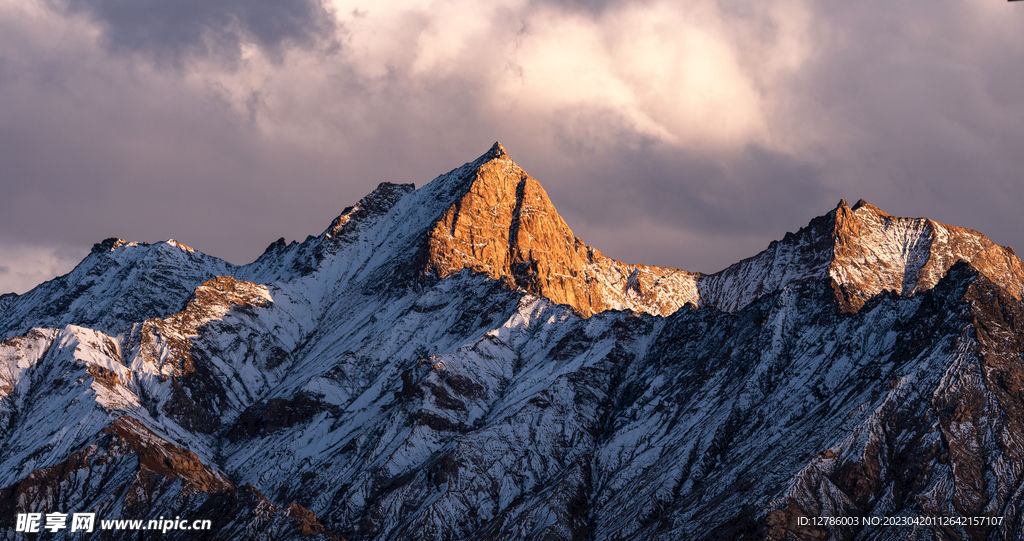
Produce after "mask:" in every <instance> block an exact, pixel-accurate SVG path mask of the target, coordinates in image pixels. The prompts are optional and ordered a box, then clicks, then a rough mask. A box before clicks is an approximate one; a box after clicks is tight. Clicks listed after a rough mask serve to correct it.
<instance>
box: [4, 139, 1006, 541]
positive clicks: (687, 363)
mask: <svg viewBox="0 0 1024 541" xmlns="http://www.w3.org/2000/svg"><path fill="white" fill-rule="evenodd" d="M225 269H226V270H225ZM1020 269H1021V263H1020V261H1019V260H1017V259H1016V256H1015V255H1014V254H1013V252H1012V250H1010V249H1009V248H1002V247H999V246H997V245H995V244H993V243H992V242H991V241H989V240H988V239H987V238H985V237H984V236H983V235H981V234H980V233H977V232H974V231H970V230H966V229H959V228H955V227H951V226H945V225H943V224H939V223H937V222H933V221H931V220H927V219H907V218H896V217H893V216H890V215H888V214H886V213H884V212H882V211H880V210H878V209H877V208H875V207H873V206H871V205H868V204H867V203H864V202H859V203H858V204H856V205H854V206H853V207H850V206H848V205H846V203H845V202H841V203H840V204H839V205H838V207H837V208H836V209H834V210H833V211H831V212H829V213H827V214H825V215H823V216H820V217H817V218H814V219H813V220H811V222H810V223H809V224H808V226H807V227H805V228H803V229H801V230H800V231H798V232H796V233H792V234H787V235H786V237H785V238H783V239H781V240H780V241H777V242H774V243H772V244H771V245H770V246H769V248H768V249H767V250H765V251H763V252H761V253H760V254H758V255H756V256H754V257H752V258H749V259H747V260H744V261H741V262H739V263H737V264H736V265H733V266H731V267H729V268H728V269H725V270H723V271H722V272H719V273H716V274H713V275H697V274H695V273H687V272H684V271H678V270H675V269H670V268H658V267H646V266H642V265H628V264H625V263H621V262H619V261H616V260H614V259H611V258H608V257H606V256H604V255H602V254H601V253H600V252H599V251H598V250H596V249H594V248H592V247H589V246H587V245H586V244H585V243H583V242H582V241H581V240H579V239H577V238H576V237H575V236H574V235H573V233H572V232H571V231H570V230H569V228H568V226H567V225H566V224H565V222H564V221H563V220H562V219H561V218H560V217H559V216H558V214H557V212H556V211H555V209H554V207H553V206H552V204H551V201H550V200H549V199H548V197H547V195H546V194H545V193H544V190H543V188H541V187H540V185H539V183H538V182H537V181H536V180H534V179H533V178H532V177H530V176H529V175H527V174H526V173H525V172H523V171H522V170H521V169H520V168H519V167H518V166H516V165H515V164H514V163H513V162H512V160H511V159H509V158H508V156H507V154H506V153H505V152H504V149H502V148H501V146H500V145H495V147H494V148H492V149H491V151H490V152H488V153H487V154H486V155H484V156H483V157H481V158H480V159H478V160H476V161H474V162H470V163H469V164H466V165H464V166H462V167H460V168H458V169H455V170H453V171H452V172H450V173H448V174H445V175H442V176H440V177H438V178H437V179H435V180H434V181H433V182H431V183H429V184H427V185H426V186H424V187H422V188H420V189H418V190H415V189H413V187H412V186H411V185H396V184H386V183H385V184H382V185H380V186H378V188H377V189H376V190H374V191H373V192H372V193H371V194H370V195H368V196H367V197H365V198H363V199H362V200H361V201H360V202H359V203H357V204H356V205H353V206H352V207H349V208H347V209H346V210H345V211H344V212H342V214H341V215H340V216H339V217H338V218H337V219H336V220H335V221H334V222H333V223H332V224H331V225H330V227H328V228H327V230H325V231H324V232H323V233H322V234H321V235H319V236H310V237H308V238H307V239H306V240H305V241H304V242H301V243H298V242H292V243H285V242H284V241H283V240H282V241H279V242H275V243H274V244H272V245H271V246H270V248H268V250H267V251H266V253H265V254H263V255H262V256H261V257H260V258H259V259H258V260H257V261H256V262H255V263H253V264H251V265H248V266H245V267H239V268H229V267H225V266H224V265H223V264H222V262H220V263H218V261H217V260H214V259H212V258H208V256H203V255H201V254H199V253H198V252H195V251H191V250H189V249H187V248H186V247H183V245H180V244H178V243H176V242H171V241H168V242H167V243H161V244H159V245H151V246H143V245H139V244H133V243H127V242H123V241H120V240H119V239H113V240H111V241H109V242H104V243H101V244H100V245H99V246H98V247H97V248H96V249H95V250H94V252H93V253H91V254H90V255H89V256H88V257H87V258H86V260H85V261H83V263H82V264H81V265H79V267H78V268H76V270H75V271H73V272H72V273H70V274H69V275H67V276H65V277H62V278H61V279H59V280H56V281H54V282H51V283H48V284H44V285H43V286H41V287H40V288H37V290H33V291H32V292H29V293H27V294H25V295H20V296H17V297H14V298H10V300H7V301H6V302H7V307H8V308H9V310H5V311H3V312H2V313H0V328H3V329H7V330H8V331H5V332H10V333H13V335H12V337H10V338H8V339H5V340H3V341H0V479H2V481H0V486H2V487H3V488H0V517H2V516H5V517H12V516H14V515H15V514H16V513H23V512H43V513H45V512H51V511H54V512H62V513H64V512H80V511H83V512H96V513H97V514H98V515H100V516H103V517H105V518H112V519H125V518H139V519H149V518H153V517H157V516H160V515H164V516H177V515H180V516H182V517H189V518H190V519H196V518H206V517H209V519H210V520H211V521H214V525H215V526H214V529H213V530H212V531H211V532H209V535H204V536H203V537H204V538H211V539H298V538H303V537H304V536H313V538H318V539H325V538H330V537H332V536H335V534H337V535H338V536H339V537H340V536H344V538H347V539H350V540H356V539H363V540H371V539H372V540H393V539H427V540H460V539H489V540H490V539H494V540H510V541H511V540H520V539H546V540H566V541H568V540H578V539H583V538H586V539H593V540H594V541H610V540H627V539H628V540H669V539H671V540H675V539H693V540H708V541H711V540H718V539H749V540H768V539H771V540H775V539H805V540H811V539H814V540H823V539H829V540H858V541H883V540H892V539H904V538H916V539H956V540H963V539H972V540H974V539H978V540H985V541H991V540H996V539H1019V538H1021V537H1022V535H1024V513H1021V511H1020V509H1019V502H1020V501H1022V497H1024V494H1022V489H1021V486H1022V474H1021V467H1020V464H1022V463H1024V462H1022V461H1024V451H1022V450H1024V442H1022V438H1021V437H1020V434H1021V433H1022V430H1024V421H1022V419H1024V371H1022V369H1021V355H1022V354H1024V327H1022V322H1024V303H1022V300H1021V290H1020V288H1021V287H1022V286H1021V280H1020V277H1021V271H1020ZM221 271H224V272H221ZM160 285H165V286H167V291H163V290H161V289H160V287H159V286H160ZM186 285H190V286H191V289H189V290H188V292H187V294H185V293H182V291H181V288H183V287H185V286H186ZM121 287H124V288H127V291H122V290H121V289H119V288H121ZM50 301H54V302H55V303H56V304H52V305H51V304H47V303H49V302H50ZM687 302H688V303H691V304H690V306H689V307H687V308H686V309H680V308H683V307H684V306H686V304H685V303H687ZM172 304H173V306H172ZM652 314H654V315H652ZM74 322H77V323H78V324H77V325H76V324H70V323H74ZM93 324H95V325H97V326H99V327H102V329H96V328H91V327H89V325H93ZM83 325H84V326H83ZM26 328H27V329H28V330H25V331H24V332H21V331H19V330H18V329H26ZM103 329H106V330H107V331H110V332H106V331H105V330H103ZM111 329H113V330H111ZM823 516H842V517H848V518H852V519H857V520H860V521H862V522H858V523H857V524H856V525H847V526H843V525H836V526H830V525H827V524H825V525H822V524H810V525H808V524H806V523H804V522H802V520H801V519H806V518H810V517H823ZM892 517H895V518H896V519H897V520H898V519H899V518H900V517H903V518H905V519H908V520H909V519H911V518H914V517H946V518H954V517H956V518H957V519H958V520H959V517H964V519H969V520H972V521H973V523H972V524H960V523H957V524H953V525H950V524H946V525H941V526H936V525H934V523H931V524H920V523H919V524H916V525H914V526H911V527H909V528H908V527H899V526H889V527H870V525H867V524H865V523H864V522H863V520H866V519H867V518H879V519H882V518H892ZM996 518H998V519H1000V521H1001V522H1000V523H999V524H995V523H994V520H995V519H996ZM982 519H985V520H988V522H986V521H985V520H982ZM138 533H139V532H138V531H132V532H122V533H110V532H106V533H100V534H97V536H96V537H97V538H98V539H107V538H110V539H127V538H132V539H134V538H137V536H138V535H137V534H138ZM56 537H58V538H59V537H60V536H59V535H58V536H56ZM163 537H164V538H167V539H192V538H196V537H195V536H193V535H187V534H183V533H181V532H169V533H168V534H166V535H164V536H163ZM11 538H15V533H13V532H11V531H10V529H7V530H0V539H11Z"/></svg>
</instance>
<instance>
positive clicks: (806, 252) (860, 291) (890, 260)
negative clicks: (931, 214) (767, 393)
mask: <svg viewBox="0 0 1024 541" xmlns="http://www.w3.org/2000/svg"><path fill="white" fill-rule="evenodd" d="M959 260H963V261H966V262H968V263H971V264H972V265H973V266H974V267H975V268H977V269H978V270H979V271H980V272H982V273H983V274H985V275H986V276H988V277H989V278H990V279H991V280H993V281H995V282H996V283H998V284H1000V285H1002V286H1003V287H1005V288H1006V289H1007V290H1008V291H1009V292H1010V293H1011V294H1012V295H1014V296H1016V297H1017V298H1020V296H1021V292H1022V286H1021V283H1022V279H1024V266H1022V264H1021V261H1020V260H1019V259H1018V258H1017V257H1016V255H1015V254H1014V252H1013V249H1012V248H1007V247H1002V246H999V245H997V244H995V243H993V242H992V241H991V240H989V239H988V237H986V236H985V235H983V234H981V233H979V232H977V231H974V230H971V229H964V228H960V227H954V226H949V225H945V224H941V223H939V222H936V221H934V220H930V219H928V218H899V217H895V216H892V215H890V214H888V213H886V212H884V211H882V210H880V209H879V208H878V207H875V206H874V205H872V204H870V203H868V202H867V201H865V200H863V199H861V200H859V201H857V203H856V204H855V205H854V206H853V207H850V206H848V205H847V204H846V200H840V202H839V204H838V205H837V206H836V208H835V209H834V210H832V211H831V212H829V213H828V214H825V215H824V216H819V217H817V218H814V219H813V220H811V222H810V223H809V224H808V225H807V226H806V227H804V228H802V229H800V230H799V231H798V232H797V233H795V234H793V233H788V234H787V235H786V236H785V238H783V240H782V241H776V242H772V243H771V244H770V245H769V246H768V249H767V250H765V251H763V252H761V253H759V254H757V255H756V256H754V257H751V258H748V259H745V260H743V261H740V262H739V263H736V264H734V265H731V266H730V267H728V268H726V269H725V270H722V271H720V272H718V273H715V274H712V275H707V276H702V277H701V278H700V280H699V282H698V288H699V291H700V301H701V303H702V304H710V305H713V306H717V307H719V308H721V309H723V310H729V311H734V310H738V309H740V308H742V307H744V306H746V305H747V304H749V303H750V302H752V301H753V300H754V299H756V298H757V297H759V296H761V295H763V294H765V293H768V292H771V291H775V290H778V289H781V288H783V287H786V286H788V285H795V284H800V283H806V282H808V281H812V280H821V279H826V278H827V279H831V281H832V285H833V289H834V291H835V293H836V297H837V301H838V302H839V303H840V306H841V308H842V309H843V310H845V311H857V310H858V309H859V308H860V307H861V306H863V304H864V302H865V301H867V300H868V299H870V298H871V297H873V296H875V295H877V294H878V293H880V292H882V291H886V290H888V291H895V292H896V293H899V294H900V295H913V294H915V293H918V292H920V291H925V290H928V289H931V288H932V287H934V286H935V284H936V283H938V281H939V280H940V279H941V278H942V277H943V276H944V275H945V273H946V271H948V270H949V268H950V267H952V266H953V264H955V263H956V262H957V261H959Z"/></svg>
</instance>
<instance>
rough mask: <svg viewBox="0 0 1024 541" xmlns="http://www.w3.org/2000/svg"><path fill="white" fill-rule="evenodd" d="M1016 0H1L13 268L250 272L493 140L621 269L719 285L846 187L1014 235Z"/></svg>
mask: <svg viewBox="0 0 1024 541" xmlns="http://www.w3.org/2000/svg"><path fill="white" fill-rule="evenodd" d="M1017 4H1018V3H1014V4H1010V5H1007V4H1006V3H1003V4H999V5H998V6H997V5H994V4H993V5H989V4H983V3H969V2H947V3H939V4H934V3H926V2H924V1H911V2H906V3H900V4H892V3H888V2H879V1H874V0H869V1H866V2H858V3H828V4H822V3H810V2H808V3H803V2H800V1H799V0H787V1H779V2H774V1H773V2H767V3H761V4H757V5H756V6H753V7H751V8H750V9H747V8H745V7H743V8H741V7H737V6H738V4H735V3H734V4H730V5H729V6H728V9H725V8H721V7H720V6H719V5H718V4H717V3H716V4H711V3H709V4H702V6H703V8H702V9H703V11H701V10H696V8H694V9H691V8H692V7H693V5H691V4H686V5H681V4H675V3H670V2H658V1H655V0H651V1H640V2H612V1H608V2H598V3H581V2H576V1H574V0H545V1H543V2H535V3H533V4H530V5H529V7H528V8H526V9H522V8H521V7H520V6H519V5H518V4H516V5H508V6H499V8H495V9H494V10H492V11H487V9H489V8H486V7H485V6H483V5H481V6H482V7H481V8H480V9H479V10H465V9H456V8H459V6H451V5H448V4H446V3H444V2H437V3H434V4H432V5H431V9H426V8H423V9H421V8H419V7H416V6H411V5H403V6H394V5H392V4H389V3H381V4H376V5H368V6H363V7H364V8H365V9H364V10H361V11H359V12H358V13H357V14H350V13H348V12H347V11H346V10H342V8H340V7H339V8H337V9H338V10H339V13H334V12H333V11H332V10H333V8H329V7H326V6H325V5H324V4H321V3H318V2H314V1H312V0H286V1H284V2H274V3H270V2H264V1H263V0H258V1H257V2H255V3H252V2H250V3H245V2H242V1H241V0H228V1H219V2H210V3H200V2H195V1H193V0H187V1H186V2H184V3H181V2H178V3H173V2H165V3H158V2H155V1H151V0H143V1H142V2H134V3H129V2H127V1H125V2H123V3H122V2H114V1H108V0H84V1H81V2H71V1H70V0H69V1H68V3H67V4H66V5H65V7H64V8H61V10H58V11H55V12H51V13H49V14H45V16H42V15H39V16H34V17H29V16H27V15H24V13H23V11H25V10H21V11H19V10H17V9H13V8H11V7H10V5H7V7H4V6H0V192H2V194H3V197H2V198H0V252H3V253H0V264H2V265H4V266H6V267H9V269H10V271H9V272H8V273H7V274H6V275H5V276H10V275H14V274H19V275H23V276H28V275H30V274H31V273H26V272H24V271H25V268H26V265H28V266H31V265H36V264H35V263H32V262H33V261H36V260H41V261H52V262H53V264H52V265H51V264H47V265H48V266H47V265H43V266H40V268H45V269H57V268H61V267H60V265H64V264H66V263H67V261H69V260H70V258H71V256H65V255H53V254H54V253H56V252H54V251H53V250H52V249H51V248H49V247H52V246H60V247H79V249H80V250H84V251H86V252H87V250H88V248H89V247H90V246H91V245H92V243H94V242H98V241H99V240H102V239H103V238H106V237H109V236H120V237H125V238H129V239H131V240H139V241H149V242H152V241H158V240H163V239H167V238H170V237H173V238H176V239H178V240H180V241H182V242H185V243H187V244H190V245H192V246H194V247H196V248H198V249H200V250H203V251H205V252H208V253H211V254H214V255H218V256H221V257H224V258H226V259H228V260H230V261H232V262H235V263H246V262H248V261H251V260H252V259H254V258H255V257H256V256H258V255H259V253H260V252H261V251H262V250H263V248H265V247H266V245H267V244H269V243H270V242H271V241H273V240H274V239H276V238H278V237H280V236H285V237H287V238H289V239H293V238H294V239H301V238H304V237H305V236H306V235H307V234H310V233H313V234H315V233H319V232H320V231H322V230H323V228H324V227H326V226H327V224H328V223H329V222H330V220H331V219H332V218H333V217H334V216H335V215H337V214H338V213H339V212H340V211H341V209H343V208H344V207H345V206H347V205H349V204H351V203H353V202H354V201H356V200H358V198H359V197H361V196H363V195H365V194H366V193H367V192H369V191H370V190H371V189H372V188H373V187H374V186H376V184H377V183H379V182H383V181H389V182H414V183H416V185H417V186H421V185H423V184H424V183H425V182H427V181H429V180H430V179H431V178H433V177H434V176H436V175H438V174H441V173H443V172H445V171H448V170H450V169H452V168H454V167H457V166H458V165H461V164H462V163H463V162H466V161H470V160H472V159H474V158H475V157H476V156H478V155H480V154H482V153H483V152H484V151H486V150H487V148H488V147H489V146H490V145H491V144H492V143H493V142H494V141H495V140H500V141H501V142H502V143H503V144H504V145H505V147H506V148H507V149H508V151H509V152H510V154H511V155H512V156H513V157H514V158H515V159H516V161H517V162H518V163H519V164H520V165H521V166H522V167H523V168H524V169H526V170H527V171H528V172H529V173H531V174H532V175H533V176H535V177H537V178H538V179H539V180H540V181H541V183H542V184H543V185H544V186H545V187H546V189H547V190H548V192H549V193H550V195H551V197H552V200H553V201H554V202H555V204H556V206H557V207H558V208H559V211H560V212H561V213H562V215H563V217H565V218H566V220H567V222H568V223H569V225H570V227H572V228H573V230H574V231H575V232H576V234H577V235H579V236H580V237H582V238H583V239H584V240H586V241H587V242H588V243H590V244H591V245H593V246H596V247H598V248H600V249H601V250H603V251H605V252H606V253H608V254H609V255H611V256H613V257H618V258H621V259H623V260H627V261H630V262H643V263H652V264H658V265H672V266H676V267H680V268H686V269H690V270H699V271H705V272H713V271H716V270H719V269H721V268H722V267H724V266H726V265H727V264H729V263H732V262H735V261H737V260H739V259H741V258H743V257H747V256H750V255H753V254H754V253H756V252H757V251H758V250H760V249H763V248H764V247H765V246H766V245H767V244H768V242H770V241H771V240H773V239H777V238H781V237H782V236H783V235H784V234H785V233H786V231H794V230H796V229H798V228H799V227H801V226H803V225H805V224H806V223H807V222H808V221H809V220H810V219H811V218H813V217H814V216H816V215H820V214H823V213H825V212H828V211H829V210H830V209H831V208H833V207H834V205H835V204H836V202H837V201H838V199H839V198H840V197H844V198H846V199H847V200H848V201H851V202H852V201H856V200H857V199H860V198H864V199H866V200H868V201H870V202H871V203H873V204H875V205H877V206H879V207H880V208H882V209H883V210H886V211H888V212H890V213H892V214H896V215H901V216H929V217H931V218H934V219H936V220H939V221H942V222H946V223H950V224H953V225H959V226H965V227H972V228H975V229H978V230H981V231H983V232H985V233H986V234H988V235H989V236H991V237H992V238H993V240H995V241H997V242H1000V243H1003V244H1015V245H1024V241H1022V240H1021V238H1020V231H1022V230H1024V215H1022V214H1021V213H1020V212H1019V211H1018V209H1017V207H1018V206H1019V202H1020V201H1022V200H1024V183H1021V182H1020V180H1021V174H1022V172H1024V154H1022V153H1020V151H1019V147H1020V141H1021V140H1024V71H1021V70H1019V69H1017V67H1018V66H1019V65H1020V63H1021V61H1022V59H1024V42H1021V40H1020V39H1019V37H1020V36H1021V35H1024V22H1022V21H1024V10H1022V9H1016V8H1024V4H1021V5H1017ZM543 6H548V7H557V8H558V9H555V10H550V9H549V10H538V11H537V13H540V15H539V16H536V17H534V16H533V13H534V12H533V11H531V10H534V9H536V8H537V7H543ZM446 9H447V11H446ZM678 10H682V12H678ZM686 10H690V11H686ZM716 10H717V11H716ZM341 11H346V12H344V13H340V12H341ZM613 11H614V12H615V14H616V16H615V17H614V18H612V17H608V14H609V13H611V12H613ZM69 13H76V14H81V15H85V17H77V18H70V19H69V18H67V15H68V14H69ZM442 14H443V15H442ZM620 15H621V16H620ZM790 15H793V16H790ZM446 17H447V18H446ZM801 17H804V18H806V24H804V23H801V22H799V21H800V20H802V19H801ZM88 21H95V23H96V24H97V25H98V26H97V27H96V28H95V29H93V28H88V27H86V29H85V30H83V28H82V25H83V24H86V22H88ZM794 21H796V22H794ZM89 24H92V23H89ZM76 25H77V26H76ZM680 25H682V26H680ZM687 25H689V26H687ZM524 28H525V29H527V30H526V31H524V30H523V29H524ZM342 29H344V31H343V30H342ZM95 31H98V32H99V34H100V35H101V36H102V40H103V41H102V42H101V46H100V47H97V46H96V44H95V39H94V37H93V36H94V35H95V33H94V32H95ZM54 35H61V36H62V37H61V39H59V40H55V39H52V36H54ZM672 40H678V41H672ZM334 41H338V42H343V43H344V45H345V46H344V47H343V48H341V49H340V50H336V51H335V54H331V55H326V54H321V53H322V51H323V47H325V46H328V45H329V44H330V43H331V42H334ZM694 44H696V45H694ZM245 45H253V46H255V47H256V48H257V49H258V51H257V52H258V54H257V55H256V56H255V57H253V58H252V60H251V61H249V62H238V60H239V58H240V55H241V54H242V50H243V49H244V46H245ZM286 51H287V52H288V53H290V56H287V61H286V62H283V61H281V59H282V58H283V55H284V54H285V52H286ZM694 51H696V56H694ZM705 51H712V52H715V51H717V53H716V56H714V57H711V58H713V60H714V61H713V62H704V63H702V62H701V60H702V59H703V58H704V57H702V56H701V55H702V54H704V52H705ZM125 52H130V53H140V54H141V55H142V58H143V60H144V61H143V62H139V61H138V58H137V57H135V55H125V54H123V53H125ZM111 53H113V54H111ZM641 53H642V54H641ZM200 58H205V59H213V60H216V61H222V62H227V63H228V64H227V65H228V67H229V68H231V69H223V66H220V67H215V68H211V67H209V65H208V64H207V63H203V62H192V61H193V60H195V59H200ZM186 62H189V64H188V66H189V68H190V69H189V70H186V71H183V70H180V69H175V68H177V67H180V66H182V65H185V63H186ZM204 66H205V67H204ZM680 66H683V67H684V68H685V69H681V68H680ZM602 70H603V71H602ZM566 73H569V74H571V75H570V76H566V75H565V74H566ZM701 77H707V78H708V79H707V80H709V81H712V82H713V83H714V84H705V85H697V86H696V87H694V86H692V85H690V81H691V80H692V79H693V78H701ZM730 85H732V86H730ZM695 88H696V90H694V89H695ZM720 89H721V90H722V92H724V94H723V95H726V96H737V97H738V98H737V99H736V100H733V99H732V98H729V99H718V100H716V99H710V100H707V101H699V100H698V101H696V102H694V101H693V100H692V99H691V98H693V93H695V92H696V93H697V94H699V95H698V98H701V96H703V95H704V94H707V95H710V96H711V97H712V98H714V96H715V95H716V92H718V91H719V90H720ZM737 89H738V90H737ZM701 99H703V98H701ZM741 102H742V103H741ZM695 104H696V105H695ZM705 113H706V114H705ZM728 122H733V124H728ZM10 246H16V247H19V248H17V249H11V248H9V247H10ZM26 246H28V247H30V248H32V247H38V246H43V247H44V248H45V249H41V250H43V251H42V252H40V253H42V254H43V255H41V256H38V257H36V256H35V255H31V254H36V252H37V251H38V250H36V251H33V250H35V248H32V249H30V248H25V247H26ZM1018 247H1019V246H1018ZM4 250H6V252H4ZM11 250H14V251H15V252H17V251H18V250H21V252H18V253H22V254H23V255H20V256H17V257H13V258H11V257H8V258H7V259H3V257H5V255H4V254H5V253H13V252H11ZM47 250H49V251H47ZM62 250H63V248H62ZM65 251H66V253H69V254H70V253H72V252H74V250H73V249H71V248H68V249H67V250H65ZM61 253H62V254H63V253H65V252H61ZM74 253H75V254H78V252H74ZM24 254H30V255H31V257H30V255H24ZM46 254H49V255H46ZM44 256H45V257H44ZM75 257H79V256H78V255H76V256H75ZM33 258H35V259H33ZM37 275H38V276H37ZM32 276H36V277H37V278H38V277H39V276H41V275H39V273H38V272H37V273H36V274H33V275H32ZM45 278H46V277H42V278H39V281H41V280H42V279H45ZM33 279H35V278H33ZM11 287H12V288H13V287H14V286H11ZM17 287H21V285H19V286H17ZM4 289H5V288H4V287H2V286H0V290H4ZM7 289H11V288H7Z"/></svg>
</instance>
